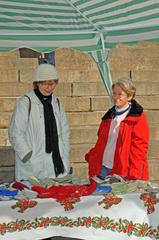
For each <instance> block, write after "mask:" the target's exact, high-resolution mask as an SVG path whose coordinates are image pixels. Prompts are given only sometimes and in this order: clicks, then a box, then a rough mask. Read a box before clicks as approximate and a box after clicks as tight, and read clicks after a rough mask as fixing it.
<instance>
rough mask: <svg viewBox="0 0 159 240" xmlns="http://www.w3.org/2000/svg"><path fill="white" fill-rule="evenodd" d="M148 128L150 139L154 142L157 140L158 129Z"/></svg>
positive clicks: (158, 135)
mask: <svg viewBox="0 0 159 240" xmlns="http://www.w3.org/2000/svg"><path fill="white" fill-rule="evenodd" d="M149 128H150V139H153V140H154V141H158V140H159V127H158V125H156V126H149Z"/></svg>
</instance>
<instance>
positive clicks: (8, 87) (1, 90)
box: [0, 83, 32, 97]
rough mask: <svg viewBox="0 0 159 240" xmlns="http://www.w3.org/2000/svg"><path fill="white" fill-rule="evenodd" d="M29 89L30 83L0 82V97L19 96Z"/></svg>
mask: <svg viewBox="0 0 159 240" xmlns="http://www.w3.org/2000/svg"><path fill="white" fill-rule="evenodd" d="M31 89H32V84H31V83H10V84H8V83H0V97H19V96H21V95H23V94H24V93H26V92H28V91H30V90H31Z"/></svg>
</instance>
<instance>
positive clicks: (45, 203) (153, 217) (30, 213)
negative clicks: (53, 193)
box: [0, 193, 159, 240]
mask: <svg viewBox="0 0 159 240" xmlns="http://www.w3.org/2000/svg"><path fill="white" fill-rule="evenodd" d="M51 236H65V237H74V238H75V237H76V238H82V239H85V240H112V239H114V240H128V239H131V240H140V239H141V240H152V239H159V193H158V194H155V193H145V194H141V193H130V194H124V195H112V194H107V195H99V196H98V195H97V196H94V195H91V196H85V197H81V198H78V199H66V200H65V201H56V200H55V199H33V200H19V201H16V200H11V201H1V202H0V239H1V240H30V239H31V240H36V239H42V238H47V237H51Z"/></svg>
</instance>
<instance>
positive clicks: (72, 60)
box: [56, 48, 97, 71]
mask: <svg viewBox="0 0 159 240" xmlns="http://www.w3.org/2000/svg"><path fill="white" fill-rule="evenodd" d="M56 66H57V70H58V71H60V69H63V71H65V70H66V69H71V70H79V71H80V70H87V69H91V70H92V69H94V70H95V69H97V65H96V63H95V62H94V61H93V59H92V58H91V57H90V56H89V55H88V54H86V53H82V52H79V51H76V50H73V49H63V48H61V49H57V50H56Z"/></svg>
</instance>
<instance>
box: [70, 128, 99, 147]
mask: <svg viewBox="0 0 159 240" xmlns="http://www.w3.org/2000/svg"><path fill="white" fill-rule="evenodd" d="M97 130H98V127H93V126H92V127H90V126H87V127H84V126H83V127H72V128H71V144H88V143H94V142H95V141H96V138H97Z"/></svg>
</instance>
